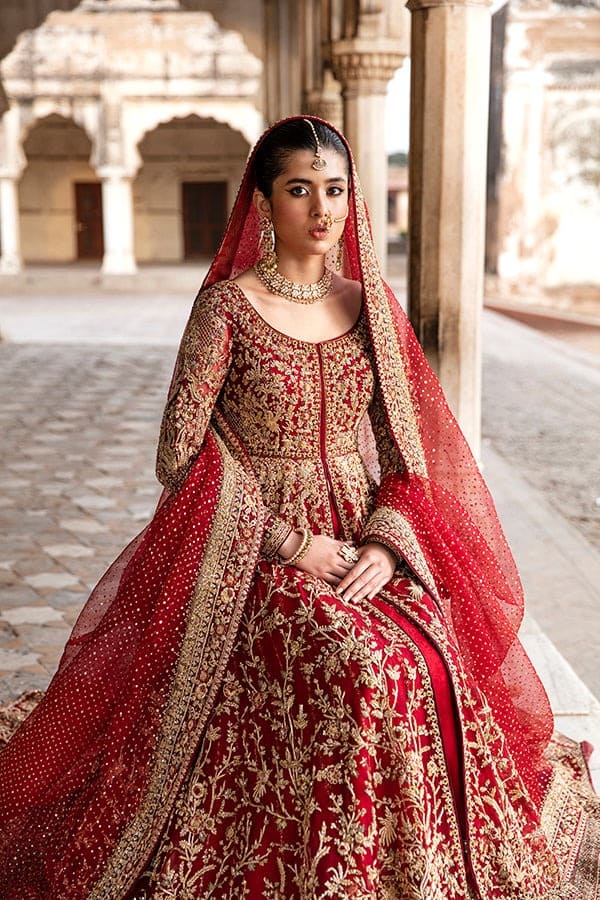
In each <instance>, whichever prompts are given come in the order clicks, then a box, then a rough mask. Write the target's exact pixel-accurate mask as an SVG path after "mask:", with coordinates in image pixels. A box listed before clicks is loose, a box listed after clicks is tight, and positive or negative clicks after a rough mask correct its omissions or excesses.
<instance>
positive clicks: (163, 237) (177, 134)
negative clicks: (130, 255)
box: [133, 114, 249, 262]
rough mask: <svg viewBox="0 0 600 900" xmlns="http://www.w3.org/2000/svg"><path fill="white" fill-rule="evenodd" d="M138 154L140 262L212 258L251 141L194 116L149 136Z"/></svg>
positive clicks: (136, 192) (160, 126)
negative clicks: (199, 212)
mask: <svg viewBox="0 0 600 900" xmlns="http://www.w3.org/2000/svg"><path fill="white" fill-rule="evenodd" d="M137 150H138V154H139V157H140V161H141V165H140V167H139V169H138V173H137V178H136V180H135V182H134V184H133V197H134V208H135V245H136V257H137V259H138V261H139V262H179V261H181V260H183V259H198V258H202V259H204V258H207V257H209V256H211V255H212V254H213V253H214V251H215V250H216V248H217V246H218V244H219V242H220V239H221V237H222V234H223V230H224V227H225V224H226V219H227V215H228V212H229V208H230V206H231V204H232V202H233V199H234V197H235V191H236V189H237V185H238V183H239V180H240V177H241V175H242V172H243V169H244V165H245V161H246V158H247V156H248V151H249V142H248V141H247V140H246V139H245V138H244V137H243V135H242V134H241V133H240V131H238V130H234V129H233V128H231V127H230V126H229V125H228V124H224V123H222V122H219V121H217V120H215V119H214V118H213V117H209V118H205V117H201V116H198V115H196V114H192V115H187V116H176V117H173V118H170V119H168V120H167V121H164V122H160V123H159V124H157V125H156V127H155V128H153V129H151V130H148V131H146V132H145V133H144V136H143V137H142V139H141V140H140V142H139V144H138V147H137ZM196 210H200V211H201V215H196V214H195V213H196Z"/></svg>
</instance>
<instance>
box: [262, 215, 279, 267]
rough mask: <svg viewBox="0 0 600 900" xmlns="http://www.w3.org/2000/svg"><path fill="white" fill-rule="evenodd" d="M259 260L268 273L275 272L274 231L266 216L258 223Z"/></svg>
mask: <svg viewBox="0 0 600 900" xmlns="http://www.w3.org/2000/svg"><path fill="white" fill-rule="evenodd" d="M260 247H261V257H260V258H261V260H262V262H263V265H264V268H265V269H267V270H268V271H269V272H276V271H277V253H276V252H275V229H274V228H273V222H272V221H271V219H269V218H268V217H267V216H265V217H264V218H263V219H261V222H260Z"/></svg>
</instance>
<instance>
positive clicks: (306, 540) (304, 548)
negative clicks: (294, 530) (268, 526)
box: [280, 528, 313, 566]
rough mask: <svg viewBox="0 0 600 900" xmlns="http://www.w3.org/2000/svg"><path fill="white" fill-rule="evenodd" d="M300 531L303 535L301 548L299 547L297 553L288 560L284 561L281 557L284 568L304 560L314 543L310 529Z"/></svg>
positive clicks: (300, 529)
mask: <svg viewBox="0 0 600 900" xmlns="http://www.w3.org/2000/svg"><path fill="white" fill-rule="evenodd" d="M298 531H299V532H300V534H301V535H302V540H301V541H300V546H299V547H298V549H297V550H296V552H295V553H292V555H291V556H288V557H287V559H284V558H283V556H280V559H281V562H282V563H283V565H284V566H293V565H294V563H297V562H300V560H301V559H304V557H305V556H306V554H307V553H308V551H309V550H310V546H311V544H312V542H313V533H312V531H310V530H309V529H308V528H299V529H298Z"/></svg>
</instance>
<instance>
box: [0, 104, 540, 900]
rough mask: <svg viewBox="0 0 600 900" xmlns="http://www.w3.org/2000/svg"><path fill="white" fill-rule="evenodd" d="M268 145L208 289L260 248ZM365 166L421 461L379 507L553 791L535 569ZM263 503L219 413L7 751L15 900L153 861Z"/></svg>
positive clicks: (386, 483)
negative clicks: (464, 418)
mask: <svg viewBox="0 0 600 900" xmlns="http://www.w3.org/2000/svg"><path fill="white" fill-rule="evenodd" d="M315 121H317V120H315ZM342 139H343V138H342ZM348 152H349V157H350V159H351V155H350V151H349V149H348ZM252 159H253V157H251V158H250V160H249V163H248V167H247V169H246V174H245V176H244V178H243V181H242V183H241V186H240V190H239V193H238V196H237V199H236V202H235V205H234V209H233V212H232V214H231V217H230V220H229V224H228V227H227V230H226V233H225V237H224V239H223V242H222V244H221V247H220V249H219V252H218V253H217V255H216V257H215V260H214V262H213V264H212V266H211V268H210V270H209V273H208V275H207V277H206V279H205V282H204V285H203V287H207V286H209V285H210V284H213V283H214V282H216V281H219V280H222V279H227V278H230V277H233V276H235V275H236V274H237V273H238V272H240V271H243V270H244V269H246V268H248V267H249V266H251V265H253V264H254V263H255V262H256V259H257V257H258V255H259V233H260V228H259V221H258V216H257V214H256V211H255V210H254V207H253V206H252V192H253V189H254V180H253V175H252ZM351 177H352V193H351V197H350V210H349V216H348V219H347V221H346V226H345V231H344V274H346V275H347V276H348V277H350V278H353V279H356V280H359V281H360V282H361V283H362V285H363V293H364V303H365V307H366V312H367V319H368V323H369V329H370V335H371V342H372V347H373V353H374V359H375V364H376V370H377V373H376V374H377V379H378V381H379V384H380V386H381V390H382V395H383V399H384V402H385V409H386V415H387V419H388V424H389V428H390V432H391V434H392V435H393V438H394V441H395V444H396V446H397V448H398V451H399V453H400V454H401V457H402V460H403V462H404V468H403V471H402V472H397V473H394V474H392V475H389V476H387V477H386V478H384V479H383V481H382V483H381V485H380V489H379V493H378V496H377V498H376V502H377V503H378V504H381V505H385V506H386V508H389V509H392V510H393V511H394V513H395V514H396V515H397V517H398V521H399V522H401V523H402V534H403V536H404V537H403V541H404V543H403V553H404V555H405V556H406V558H407V560H408V561H409V562H410V564H411V565H412V567H413V568H414V570H415V571H416V573H417V574H418V575H419V577H420V578H421V579H422V580H423V582H424V583H425V584H426V585H427V587H428V588H429V589H430V590H431V592H432V593H433V594H434V596H435V597H436V598H437V599H438V602H439V603H440V605H441V606H442V609H443V610H444V613H445V618H446V621H447V623H448V626H449V628H450V630H451V632H452V633H453V634H454V636H455V638H456V642H457V644H458V646H459V648H460V651H461V653H462V655H463V657H464V659H465V663H466V666H467V668H468V669H469V670H470V672H471V674H472V675H473V677H474V679H475V680H476V682H477V683H478V684H479V686H480V687H481V689H482V691H483V693H484V694H485V696H486V698H487V700H488V702H489V703H490V705H491V706H492V708H493V710H494V712H495V715H496V718H497V720H498V722H499V724H500V726H501V727H502V729H503V731H504V733H505V735H506V739H507V742H508V744H509V746H510V748H511V751H512V753H513V755H514V757H515V761H516V762H517V765H518V767H519V770H520V772H521V774H522V776H523V779H524V781H525V782H526V784H527V786H528V788H529V790H530V791H531V793H532V795H533V796H534V797H536V798H537V799H538V800H539V799H540V795H541V793H540V783H539V774H540V771H541V768H542V763H541V757H542V752H543V750H544V748H545V746H546V744H547V742H548V740H549V737H550V734H551V727H552V717H551V713H550V709H549V705H548V702H547V698H546V695H545V693H544V691H543V688H542V686H541V684H540V682H539V680H538V679H537V676H536V675H535V673H534V671H533V669H532V667H531V664H530V663H529V662H528V660H527V657H526V656H525V654H524V652H523V651H522V649H521V647H520V644H519V642H518V640H517V630H518V628H519V625H520V622H521V618H522V614H523V597H522V591H521V587H520V583H519V579H518V575H517V572H516V569H515V566H514V562H513V560H512V557H511V554H510V551H509V549H508V546H507V544H506V541H505V539H504V536H503V533H502V529H501V527H500V524H499V522H498V518H497V515H496V512H495V509H494V505H493V502H492V500H491V498H490V495H489V493H488V491H487V489H486V487H485V484H484V482H483V480H482V478H481V475H480V473H479V470H478V468H477V465H476V463H475V461H474V460H473V457H472V455H471V453H470V451H469V448H468V446H467V444H466V442H465V440H464V438H463V436H462V434H461V432H460V430H459V428H458V426H457V424H456V422H455V420H454V418H453V416H452V415H451V413H450V411H449V409H448V407H447V404H446V402H445V400H444V396H443V393H442V390H441V388H440V386H439V384H438V382H437V379H436V378H435V376H434V375H433V373H432V372H431V370H430V368H429V366H428V365H427V363H426V361H425V359H424V356H423V353H422V351H421V349H420V347H419V345H418V343H417V341H416V338H415V336H414V333H413V331H412V329H411V327H410V325H409V323H408V321H407V319H406V316H405V315H404V313H403V311H402V310H401V308H400V306H399V304H398V303H397V301H396V300H395V298H394V296H393V294H392V292H391V290H390V289H389V287H388V286H387V285H385V284H384V282H383V281H382V278H381V275H380V272H379V267H378V264H377V260H376V258H375V254H374V250H373V244H372V240H371V235H370V228H369V222H368V215H367V211H366V208H365V204H364V200H363V197H362V194H361V190H360V185H359V182H358V178H357V176H356V172H355V170H354V166H353V164H352V172H351ZM264 517H265V510H264V508H263V505H262V501H261V498H260V492H259V490H258V487H257V486H256V484H255V483H254V482H253V480H252V479H251V478H250V477H249V476H248V475H247V474H246V473H245V472H244V471H243V470H242V469H241V467H240V466H239V465H238V464H237V463H235V462H234V461H233V460H232V458H231V457H230V455H229V454H228V452H227V450H226V449H225V447H224V446H223V445H222V443H221V442H220V440H219V439H218V437H217V436H216V435H215V433H214V432H213V431H212V430H211V429H210V428H209V429H208V430H207V433H206V437H205V439H204V443H203V444H202V447H201V448H199V451H198V456H197V457H196V460H195V462H194V465H193V466H192V468H191V470H190V472H189V474H188V476H187V478H186V480H185V482H184V484H183V486H182V488H181V489H180V490H179V491H178V493H177V494H176V495H174V496H166V498H165V499H163V502H162V503H161V504H159V508H158V509H157V512H156V513H155V516H154V518H153V520H152V521H151V523H150V524H149V525H148V527H147V529H146V530H145V531H144V532H142V534H141V535H140V536H138V538H136V539H135V540H134V542H133V543H132V544H131V545H130V547H128V548H127V549H126V550H125V551H124V553H123V554H122V556H121V557H120V558H119V559H118V560H117V561H116V562H115V563H114V564H113V566H112V567H111V568H110V569H109V571H108V572H107V574H106V575H105V576H104V577H103V579H102V580H101V581H100V583H99V584H98V586H97V587H96V588H95V590H94V591H93V593H92V595H91V597H90V600H89V601H88V603H87V604H86V607H85V609H84V610H83V612H82V614H81V617H80V619H79V620H78V622H77V624H76V626H75V629H74V631H73V635H72V637H71V639H70V641H69V643H68V645H67V647H66V650H65V653H64V656H63V658H62V660H61V663H60V667H59V670H58V672H57V674H56V676H55V678H54V679H53V681H52V683H51V685H50V687H49V689H48V692H47V693H46V696H45V697H44V699H43V700H42V702H41V703H40V705H39V706H38V707H37V709H36V710H35V711H34V713H33V714H32V715H31V716H30V717H29V719H28V720H27V721H26V723H25V724H24V725H23V726H22V727H21V729H20V730H19V731H18V732H17V734H16V735H15V737H14V738H13V739H12V740H11V741H10V743H9V745H8V747H7V748H6V749H5V750H4V751H3V753H2V754H0V823H1V825H0V897H1V898H5V900H9V898H10V900H17V898H18V900H42V898H43V900H58V898H60V900H79V898H84V897H89V898H103V900H107V898H114V900H119V898H122V897H123V896H124V895H125V894H126V893H127V891H128V890H129V888H130V887H131V885H132V884H133V883H134V882H135V880H136V878H137V877H138V876H139V875H140V873H141V872H142V871H143V868H144V865H145V864H146V862H147V860H148V859H149V857H150V856H151V855H152V852H153V848H154V846H155V845H156V842H157V840H158V838H159V836H160V834H161V831H162V830H163V829H164V827H165V824H166V822H167V820H168V816H169V814H170V812H171V809H172V806H173V803H174V801H175V799H176V797H177V794H178V792H179V790H180V788H181V785H182V784H183V781H184V779H185V777H186V775H187V773H188V772H189V769H190V767H191V765H192V763H193V759H194V756H195V754H196V752H197V749H198V746H199V743H200V741H201V740H202V733H203V729H204V726H205V723H206V721H207V718H208V715H209V714H210V711H211V709H212V706H213V705H214V702H215V698H216V696H217V693H218V690H219V687H220V684H221V680H222V677H223V673H224V671H225V668H226V665H227V660H228V657H229V653H230V651H231V647H232V646H233V643H234V640H235V635H236V629H237V625H238V622H239V619H240V615H241V611H242V609H243V605H244V601H245V598H246V596H247V592H248V590H249V587H250V584H251V581H252V577H253V573H254V570H255V566H256V562H257V559H258V557H259V552H260V544H261V538H262V530H263V526H264Z"/></svg>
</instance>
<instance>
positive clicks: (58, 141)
mask: <svg viewBox="0 0 600 900" xmlns="http://www.w3.org/2000/svg"><path fill="white" fill-rule="evenodd" d="M22 147H23V152H24V155H25V160H26V166H25V169H24V171H23V174H22V177H21V181H20V184H19V209H20V216H21V234H22V252H23V258H24V260H25V261H26V262H52V263H64V262H73V261H75V260H77V259H86V258H88V259H100V258H101V256H102V249H103V245H102V212H101V209H102V207H101V201H100V199H99V198H100V182H99V180H98V177H97V174H96V172H95V171H94V169H93V168H92V166H91V165H90V161H89V160H90V155H91V152H92V141H91V139H90V136H89V134H88V133H87V131H86V130H85V129H84V128H83V127H82V126H81V125H80V124H78V123H77V122H76V121H75V120H74V118H71V117H68V116H64V115H61V114H59V113H56V112H51V113H49V114H48V115H46V116H43V117H39V118H38V117H36V118H35V119H34V120H32V121H30V123H29V125H28V127H27V128H26V129H24V133H23V144H22ZM79 186H82V187H79ZM92 196H93V197H94V198H95V200H94V202H95V204H96V213H95V214H92V211H91V210H90V209H89V202H90V201H89V198H90V197H92ZM85 197H87V198H88V199H87V200H85V199H84V198H85ZM82 204H83V206H82ZM86 204H87V206H86Z"/></svg>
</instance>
